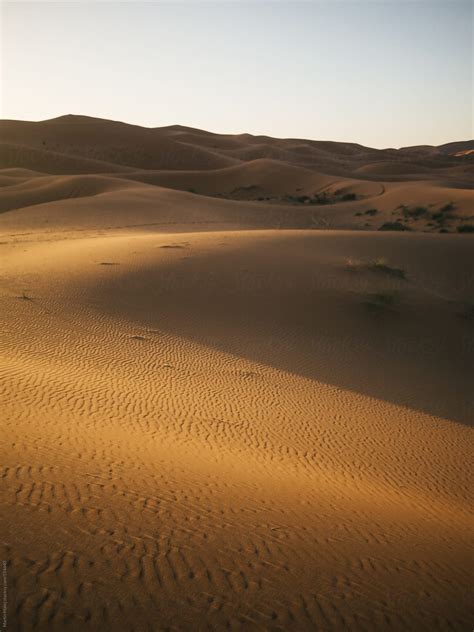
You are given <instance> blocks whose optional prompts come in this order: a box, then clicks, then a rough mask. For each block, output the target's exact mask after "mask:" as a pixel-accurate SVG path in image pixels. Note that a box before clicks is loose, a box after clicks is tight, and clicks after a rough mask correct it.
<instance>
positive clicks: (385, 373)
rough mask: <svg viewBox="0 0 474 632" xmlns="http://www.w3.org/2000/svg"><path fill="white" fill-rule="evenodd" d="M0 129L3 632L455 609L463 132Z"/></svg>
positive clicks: (469, 276)
mask: <svg viewBox="0 0 474 632" xmlns="http://www.w3.org/2000/svg"><path fill="white" fill-rule="evenodd" d="M0 140H1V143H0V260H1V269H2V275H1V277H0V331H1V335H0V374H1V381H0V391H1V398H0V418H1V419H2V422H3V423H2V442H1V448H0V461H1V463H2V466H1V473H2V480H3V483H4V484H3V486H2V501H3V513H2V546H3V547H4V552H3V559H5V560H7V561H8V611H7V619H8V625H7V629H18V630H53V631H54V630H58V631H61V632H62V631H64V630H71V631H74V632H75V631H77V630H91V631H96V630H118V629H125V630H136V631H139V632H142V631H145V630H150V631H151V630H153V631H154V632H155V631H156V630H177V631H178V630H179V631H181V630H272V631H273V630H274V631H277V630H294V631H295V632H296V631H298V632H299V631H300V630H318V631H324V632H332V631H336V632H339V631H342V630H350V631H351V632H353V631H356V632H359V631H360V632H365V631H367V630H377V631H385V630H387V631H390V630H393V631H395V632H398V631H400V630H417V631H418V630H427V631H428V630H429V631H430V632H431V631H432V630H469V629H471V627H472V614H473V613H472V598H471V597H472V592H471V587H472V582H473V576H472V564H471V563H470V560H471V557H470V554H471V553H472V538H471V532H470V528H471V526H472V475H471V471H470V468H469V457H470V454H471V452H472V428H471V424H472V420H473V417H474V407H473V401H472V397H471V391H472V384H471V383H472V375H473V374H474V352H473V350H474V329H473V324H474V300H473V297H474V257H473V252H474V237H473V235H472V234H468V233H469V231H470V228H469V227H470V226H472V225H473V220H474V191H473V184H474V153H472V151H473V150H474V141H465V142H455V143H449V144H447V145H443V146H441V147H428V146H421V147H410V148H403V149H400V150H394V149H386V150H376V149H371V148H366V147H363V146H361V145H357V144H351V143H332V142H327V141H307V140H302V139H274V138H269V137H265V136H251V135H249V134H240V135H225V134H213V133H211V132H205V131H202V130H197V129H192V128H186V127H181V126H170V127H162V128H156V129H147V128H141V127H138V126H132V125H126V124H124V123H119V122H114V121H107V120H102V119H91V118H89V117H82V116H70V115H68V116H64V117H60V118H58V119H53V120H51V121H43V122H40V123H30V122H21V121H2V122H0ZM379 229H383V230H379Z"/></svg>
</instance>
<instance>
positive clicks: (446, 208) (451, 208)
mask: <svg viewBox="0 0 474 632" xmlns="http://www.w3.org/2000/svg"><path fill="white" fill-rule="evenodd" d="M454 209H455V206H454V204H453V203H452V202H448V203H447V204H445V205H444V206H442V207H441V208H440V209H439V212H440V213H449V211H454Z"/></svg>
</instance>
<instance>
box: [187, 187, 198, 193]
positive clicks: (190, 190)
mask: <svg viewBox="0 0 474 632" xmlns="http://www.w3.org/2000/svg"><path fill="white" fill-rule="evenodd" d="M188 193H197V191H196V189H193V187H189V189H188Z"/></svg>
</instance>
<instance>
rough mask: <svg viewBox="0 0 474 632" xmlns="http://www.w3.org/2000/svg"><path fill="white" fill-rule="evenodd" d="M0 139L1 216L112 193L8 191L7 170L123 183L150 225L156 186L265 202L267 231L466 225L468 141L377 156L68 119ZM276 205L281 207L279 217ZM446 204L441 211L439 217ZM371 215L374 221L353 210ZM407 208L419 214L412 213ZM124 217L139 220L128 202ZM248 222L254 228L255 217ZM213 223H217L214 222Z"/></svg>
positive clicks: (470, 209) (471, 162) (472, 209)
mask: <svg viewBox="0 0 474 632" xmlns="http://www.w3.org/2000/svg"><path fill="white" fill-rule="evenodd" d="M0 139H1V145H0V167H1V168H2V169H0V184H1V185H2V190H0V209H1V210H2V211H5V210H10V209H14V208H19V207H20V206H32V205H34V204H35V203H36V204H38V203H39V204H43V203H45V202H55V201H59V200H61V199H64V198H67V199H70V198H74V197H81V198H82V197H86V198H90V197H91V196H97V195H98V194H99V193H109V194H110V195H113V188H114V187H113V182H112V181H109V180H107V181H108V184H107V186H106V190H103V191H102V190H100V187H99V188H98V184H97V180H96V181H94V182H93V183H91V184H90V186H88V185H87V184H86V183H85V182H84V181H83V180H81V181H80V183H81V184H78V186H77V187H76V188H74V186H72V180H67V182H68V183H69V184H70V185H71V186H69V185H65V181H64V178H59V177H58V178H57V180H56V182H55V181H54V179H50V180H49V181H48V183H47V185H45V184H42V183H41V181H40V180H38V179H37V178H36V177H34V176H36V174H34V176H33V177H31V178H29V177H28V176H27V175H25V176H23V177H24V180H27V181H28V182H26V181H23V182H21V183H20V182H18V184H19V185H20V184H21V186H22V188H21V190H19V191H18V195H17V193H16V190H15V189H13V188H11V189H10V190H8V189H9V188H10V187H11V186H12V187H13V186H14V185H15V183H16V182H15V181H12V180H11V178H12V176H11V173H10V172H9V171H10V170H11V169H12V168H14V169H19V168H20V169H26V170H29V171H35V172H37V173H38V174H45V175H50V176H53V175H55V176H64V175H67V176H75V175H84V176H86V177H91V174H97V175H101V176H103V177H105V178H107V179H108V178H109V176H113V177H114V178H115V179H116V187H117V190H122V189H123V188H128V187H129V186H130V185H129V184H128V183H126V184H124V182H125V181H128V180H130V181H133V182H135V183H136V185H135V187H136V189H137V192H138V190H139V189H140V188H141V191H142V193H143V197H144V198H146V200H147V201H148V200H149V199H150V197H153V196H154V195H156V196H157V203H156V206H157V208H156V214H157V220H159V214H160V211H159V205H160V202H159V198H160V195H161V194H160V190H159V187H165V188H171V189H177V190H181V191H187V192H192V193H198V194H201V195H205V196H212V197H216V196H217V197H222V198H226V199H236V200H240V201H244V200H248V201H252V202H261V203H262V207H263V206H264V204H265V205H266V207H268V206H270V205H275V204H276V205H278V209H277V210H276V211H275V212H273V213H272V212H271V211H270V210H269V209H268V208H265V209H262V211H261V214H262V216H263V218H264V219H263V221H264V222H265V225H266V226H267V227H269V228H272V227H275V226H280V227H281V226H282V224H284V225H287V226H288V227H292V226H293V225H294V224H295V223H297V224H298V225H300V226H305V227H309V226H311V225H313V224H314V220H313V218H314V217H317V218H318V222H319V224H320V225H326V226H331V227H343V228H364V229H367V228H373V229H377V228H379V227H380V226H382V225H383V224H384V223H387V222H393V221H398V222H399V223H401V224H405V225H406V226H408V227H409V228H410V229H412V230H427V231H430V232H439V231H443V232H445V231H452V230H456V229H457V227H458V226H459V225H461V224H464V223H466V222H467V223H471V222H472V221H473V219H474V203H473V186H474V184H473V183H474V154H472V153H470V152H471V150H472V149H474V141H464V142H456V143H449V144H446V145H442V146H440V147H431V146H420V147H407V148H403V149H399V150H395V149H385V150H377V149H371V148H369V147H363V146H362V145H357V144H354V143H335V142H329V141H310V140H302V139H275V138H270V137H267V136H252V135H250V134H240V135H228V134H227V135H226V134H213V133H211V132H206V131H202V130H198V129H193V128H187V127H181V126H178V125H176V126H169V127H162V128H144V127H139V126H136V125H127V124H125V123H120V122H117V121H108V120H104V119H95V118H90V117H87V116H73V115H67V116H62V117H59V118H56V119H52V120H48V121H42V122H39V123H33V122H27V121H1V122H0ZM17 177H19V178H20V177H21V175H20V176H17ZM119 179H120V180H122V181H123V182H120V181H119ZM104 182H105V181H104ZM150 187H153V188H150ZM75 191H77V194H76V193H75ZM48 195H49V197H48ZM12 197H13V198H15V199H16V202H12ZM35 199H36V201H35ZM96 201H97V200H94V203H95V202H96ZM98 203H99V204H100V202H98ZM87 204H89V200H87ZM288 205H291V207H292V208H291V209H290V211H289V212H285V211H284V209H283V207H285V206H288ZM303 205H304V207H303ZM447 205H451V206H450V211H449V212H442V213H441V215H439V213H440V211H441V210H442V209H444V208H446V207H447ZM296 207H299V208H298V210H297V211H296V210H295V209H296ZM301 207H303V208H301ZM411 207H413V208H412V209H411ZM374 208H375V209H376V210H377V213H376V214H372V215H369V216H367V215H366V214H365V213H366V211H370V210H373V209H374ZM414 208H418V209H424V211H421V210H418V211H416V213H415V214H413V213H412V212H411V211H413V210H414ZM135 212H136V213H138V214H139V213H140V205H139V204H138V203H137V206H136V208H135ZM211 215H212V214H211ZM211 215H210V218H211ZM433 216H435V217H434V218H433ZM255 217H256V221H257V223H258V224H259V225H261V220H262V218H261V217H260V216H259V214H256V215H255ZM295 217H296V218H297V219H295ZM282 218H283V219H282ZM212 219H213V221H215V217H214V216H213V215H212ZM321 219H323V220H324V221H322V222H321V221H320V220H321ZM222 220H223V222H224V223H225V222H226V221H227V218H226V217H225V214H224V216H223V218H222ZM111 221H113V220H111ZM180 221H181V220H180Z"/></svg>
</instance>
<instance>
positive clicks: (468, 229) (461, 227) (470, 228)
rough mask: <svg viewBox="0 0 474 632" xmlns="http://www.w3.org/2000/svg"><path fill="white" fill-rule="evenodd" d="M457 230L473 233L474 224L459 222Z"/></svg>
mask: <svg viewBox="0 0 474 632" xmlns="http://www.w3.org/2000/svg"><path fill="white" fill-rule="evenodd" d="M457 231H458V233H474V224H460V225H459V226H458V228H457Z"/></svg>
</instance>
